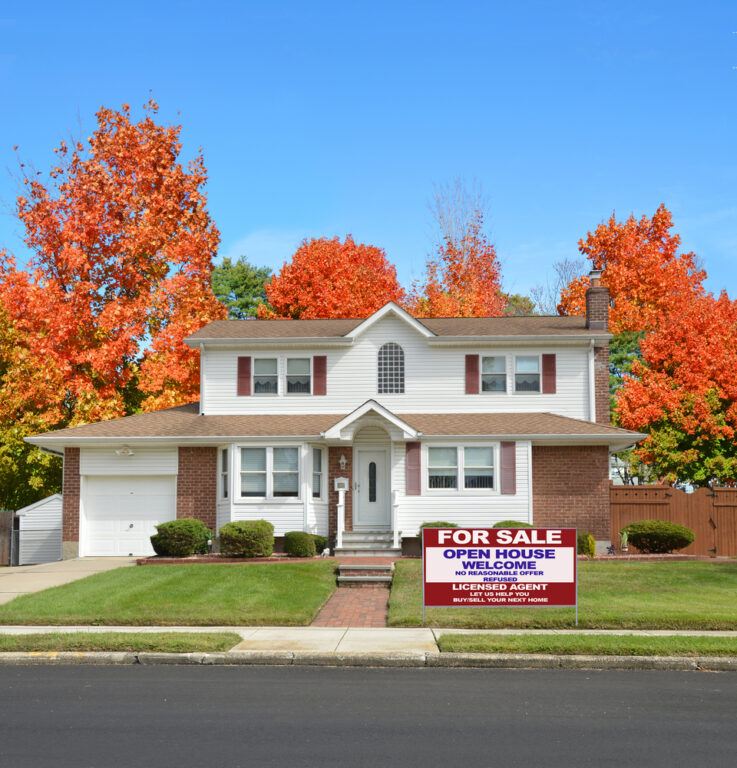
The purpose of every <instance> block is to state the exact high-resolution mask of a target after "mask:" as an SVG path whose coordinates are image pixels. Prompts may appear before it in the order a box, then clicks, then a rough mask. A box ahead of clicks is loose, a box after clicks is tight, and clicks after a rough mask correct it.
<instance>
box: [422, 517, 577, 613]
mask: <svg viewBox="0 0 737 768" xmlns="http://www.w3.org/2000/svg"><path fill="white" fill-rule="evenodd" d="M422 575H423V578H422V623H423V624H424V623H425V608H426V606H455V607H475V606H495V605H496V606H506V607H510V606H512V607H513V606H519V605H527V606H530V605H536V606H571V607H573V606H575V608H576V626H578V588H577V581H576V575H577V574H576V529H575V528H423V529H422Z"/></svg>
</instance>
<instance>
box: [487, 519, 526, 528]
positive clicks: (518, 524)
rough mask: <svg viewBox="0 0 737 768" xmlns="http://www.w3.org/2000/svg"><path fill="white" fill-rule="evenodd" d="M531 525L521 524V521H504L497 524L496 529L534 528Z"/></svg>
mask: <svg viewBox="0 0 737 768" xmlns="http://www.w3.org/2000/svg"><path fill="white" fill-rule="evenodd" d="M532 527H533V526H531V525H530V524H529V523H521V522H520V521H519V520H502V521H501V523H495V524H494V528H532Z"/></svg>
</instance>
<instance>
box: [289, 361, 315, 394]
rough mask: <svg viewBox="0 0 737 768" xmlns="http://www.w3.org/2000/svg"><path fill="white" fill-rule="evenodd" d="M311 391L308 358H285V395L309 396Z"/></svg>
mask: <svg viewBox="0 0 737 768" xmlns="http://www.w3.org/2000/svg"><path fill="white" fill-rule="evenodd" d="M311 391H312V387H311V376H310V358H309V357H290V358H287V394H288V395H309V394H310V392H311Z"/></svg>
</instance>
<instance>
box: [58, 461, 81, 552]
mask: <svg viewBox="0 0 737 768" xmlns="http://www.w3.org/2000/svg"><path fill="white" fill-rule="evenodd" d="M61 493H62V502H61V510H62V512H61V521H62V522H61V540H62V556H63V557H64V559H65V560H66V559H67V558H70V557H77V555H78V554H79V495H80V478H79V448H65V449H64V469H63V474H62V491H61Z"/></svg>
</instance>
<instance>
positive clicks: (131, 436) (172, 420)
mask: <svg viewBox="0 0 737 768" xmlns="http://www.w3.org/2000/svg"><path fill="white" fill-rule="evenodd" d="M368 424H376V425H379V426H383V427H384V428H385V429H390V430H391V433H392V434H393V436H396V439H398V440H400V441H401V440H416V439H418V438H419V437H422V438H423V439H432V438H440V439H450V438H455V439H463V438H474V437H476V438H480V437H483V438H488V439H490V440H531V441H532V442H534V443H540V444H546V445H556V444H558V445H571V444H582V443H583V444H587V443H588V444H591V445H602V444H606V445H609V447H610V449H612V450H617V451H620V450H623V449H624V448H626V447H629V446H631V445H634V444H635V443H637V442H638V441H639V440H642V439H643V438H645V437H646V435H644V434H641V433H639V432H630V431H628V430H626V429H618V428H617V427H611V426H609V425H605V424H595V423H593V422H590V421H583V420H581V419H571V418H568V417H567V416H558V415H556V414H553V413H407V414H401V413H400V414H394V413H392V412H391V411H389V410H388V409H386V408H384V406H382V405H381V404H380V403H378V402H376V401H374V400H369V401H368V402H366V403H364V404H363V405H362V406H360V407H359V408H357V409H356V410H354V411H352V412H351V413H349V414H330V413H306V414H283V413H279V414H236V415H225V414H222V415H201V414H200V413H199V403H189V404H188V405H180V406H178V407H176V408H166V409H164V410H161V411H153V412H151V413H142V414H138V415H135V416H125V417H123V418H121V419H111V420H110V421H100V422H97V423H96V424H84V425H81V426H78V427H70V428H68V429H60V430H57V431H55V432H46V433H44V434H41V435H35V436H34V437H28V438H26V441H27V442H29V443H31V444H33V445H38V446H40V447H42V448H46V449H50V450H54V449H56V450H59V448H63V447H65V446H93V445H110V444H111V443H121V442H125V443H135V442H138V443H148V444H151V443H158V444H168V445H218V444H222V443H227V442H235V441H238V440H248V439H257V440H266V439H268V438H276V439H279V440H285V439H297V440H311V441H320V442H322V441H331V440H338V441H343V440H347V439H351V438H349V437H343V436H342V435H341V431H344V430H347V432H346V435H348V434H351V435H352V433H353V432H354V431H355V429H357V428H358V427H359V425H360V426H367V425H368ZM354 427H355V428H354ZM400 433H401V434H400Z"/></svg>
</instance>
